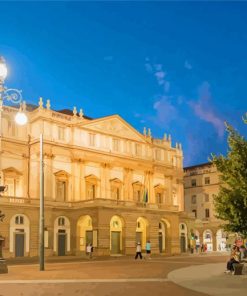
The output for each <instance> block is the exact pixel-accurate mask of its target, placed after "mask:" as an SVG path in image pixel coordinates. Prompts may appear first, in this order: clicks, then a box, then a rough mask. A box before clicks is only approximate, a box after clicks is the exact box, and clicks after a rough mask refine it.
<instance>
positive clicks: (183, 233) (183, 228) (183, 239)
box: [179, 223, 188, 253]
mask: <svg viewBox="0 0 247 296" xmlns="http://www.w3.org/2000/svg"><path fill="white" fill-rule="evenodd" d="M179 239H180V251H181V253H185V252H186V251H187V246H188V229H187V225H186V224H185V223H180V224H179Z"/></svg>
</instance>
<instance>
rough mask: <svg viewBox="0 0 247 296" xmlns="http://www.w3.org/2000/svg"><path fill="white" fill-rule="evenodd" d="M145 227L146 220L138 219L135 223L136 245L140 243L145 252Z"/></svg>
mask: <svg viewBox="0 0 247 296" xmlns="http://www.w3.org/2000/svg"><path fill="white" fill-rule="evenodd" d="M147 227H148V221H147V219H145V218H143V217H139V218H138V219H137V222H136V244H137V243H138V242H140V243H141V246H142V249H143V250H145V247H146V242H147Z"/></svg>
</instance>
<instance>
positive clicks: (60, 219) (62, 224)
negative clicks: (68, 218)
mask: <svg viewBox="0 0 247 296" xmlns="http://www.w3.org/2000/svg"><path fill="white" fill-rule="evenodd" d="M64 225H65V219H64V218H63V217H60V218H58V226H64Z"/></svg>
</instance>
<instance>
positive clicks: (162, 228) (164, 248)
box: [159, 219, 170, 253]
mask: <svg viewBox="0 0 247 296" xmlns="http://www.w3.org/2000/svg"><path fill="white" fill-rule="evenodd" d="M169 227H170V223H169V222H168V221H167V220H165V219H162V220H160V222H159V252H160V253H165V252H168V228H169Z"/></svg>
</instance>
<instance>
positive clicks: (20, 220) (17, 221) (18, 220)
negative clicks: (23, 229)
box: [15, 216, 24, 225]
mask: <svg viewBox="0 0 247 296" xmlns="http://www.w3.org/2000/svg"><path fill="white" fill-rule="evenodd" d="M15 224H17V225H22V224H24V217H23V216H16V217H15Z"/></svg>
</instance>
